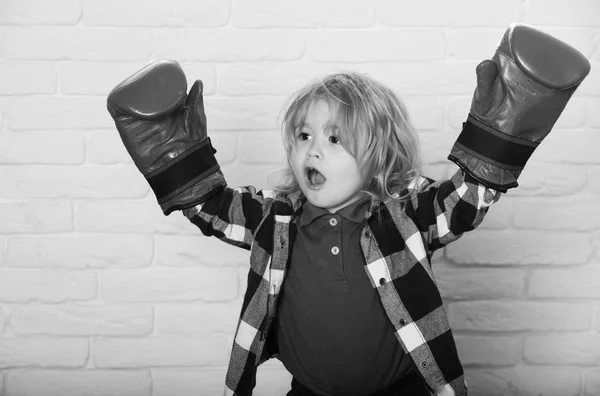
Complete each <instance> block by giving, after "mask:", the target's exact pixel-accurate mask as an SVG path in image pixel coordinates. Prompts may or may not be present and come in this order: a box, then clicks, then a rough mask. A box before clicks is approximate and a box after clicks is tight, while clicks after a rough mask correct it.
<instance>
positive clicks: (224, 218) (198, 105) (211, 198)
mask: <svg viewBox="0 0 600 396" xmlns="http://www.w3.org/2000/svg"><path fill="white" fill-rule="evenodd" d="M186 91H187V83H186V77H185V74H184V73H183V70H182V69H181V67H180V66H179V64H177V63H176V62H174V61H158V62H155V63H152V64H150V65H148V66H146V67H145V68H143V69H141V70H139V71H138V72H136V73H134V74H133V75H132V76H131V77H129V78H127V79H126V80H124V81H123V82H121V83H120V84H119V85H117V86H116V87H115V88H114V89H113V90H112V91H111V93H110V94H109V96H108V100H107V106H108V111H109V113H110V114H111V116H112V117H113V119H114V121H115V124H116V126H117V129H118V131H119V134H120V136H121V139H122V140H123V143H124V144H125V147H126V148H127V151H128V152H129V154H130V155H131V157H132V159H133V161H134V163H135V165H136V166H137V167H138V169H139V170H140V172H141V173H142V174H143V175H144V177H145V178H146V180H147V181H148V183H149V184H150V186H151V187H152V190H153V191H154V194H155V195H156V198H157V200H158V203H159V204H160V206H161V209H162V210H163V212H164V214H165V215H169V214H170V213H171V212H173V211H175V210H182V211H183V213H184V215H185V216H186V217H188V219H189V220H190V221H191V222H192V223H194V224H195V225H196V226H198V228H200V230H201V231H202V232H203V233H204V234H205V235H211V236H216V237H217V238H220V239H222V240H223V241H225V242H227V243H230V244H233V245H236V246H240V247H242V248H245V249H250V247H251V244H252V240H253V236H254V232H255V230H256V229H257V228H258V225H259V224H260V222H261V220H262V218H263V216H264V214H265V213H266V211H267V210H268V208H269V207H270V204H271V202H273V196H272V195H273V194H272V193H271V192H270V191H260V192H257V191H256V189H255V188H253V187H239V188H235V189H231V188H229V187H227V184H226V182H225V178H224V177H223V173H222V172H221V170H220V168H219V164H218V163H217V161H216V159H215V157H214V153H215V152H216V150H214V149H213V147H212V145H211V143H210V139H209V138H208V136H207V126H206V115H205V113H204V101H203V97H202V82H201V81H200V80H198V81H196V82H195V83H194V85H193V86H192V88H191V89H190V92H189V94H188V95H186Z"/></svg>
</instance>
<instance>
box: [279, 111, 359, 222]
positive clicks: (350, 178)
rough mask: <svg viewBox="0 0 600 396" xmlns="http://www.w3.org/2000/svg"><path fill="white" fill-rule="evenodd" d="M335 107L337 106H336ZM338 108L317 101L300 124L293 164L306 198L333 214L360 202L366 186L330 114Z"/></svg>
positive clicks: (297, 128)
mask: <svg viewBox="0 0 600 396" xmlns="http://www.w3.org/2000/svg"><path fill="white" fill-rule="evenodd" d="M333 106H336V105H335V104H333ZM335 111H336V108H335V107H334V108H330V104H329V103H328V102H327V101H325V100H323V99H317V100H315V101H313V102H312V104H311V105H310V107H309V108H308V112H307V113H306V119H305V120H304V124H302V125H297V126H296V130H295V132H294V143H293V145H292V150H291V153H290V160H291V161H290V162H291V164H292V169H293V171H294V176H295V177H296V180H297V181H298V184H299V185H300V188H301V189H302V192H303V193H304V195H305V196H306V198H307V199H308V200H309V201H310V202H311V203H312V204H313V205H315V206H318V207H320V208H324V209H327V210H328V211H329V212H331V213H333V212H335V211H337V210H338V209H341V208H343V207H344V206H346V205H348V204H349V203H351V202H354V201H355V200H356V199H358V197H359V194H358V191H359V190H360V189H361V188H362V186H363V180H362V177H361V175H360V172H359V169H358V164H357V163H356V159H355V158H354V157H353V156H352V154H350V153H349V152H348V151H346V149H345V148H344V147H343V146H342V144H341V139H342V138H341V137H340V136H339V134H338V131H337V128H336V126H335V125H334V124H333V123H334V122H335V121H334V120H333V119H331V114H335Z"/></svg>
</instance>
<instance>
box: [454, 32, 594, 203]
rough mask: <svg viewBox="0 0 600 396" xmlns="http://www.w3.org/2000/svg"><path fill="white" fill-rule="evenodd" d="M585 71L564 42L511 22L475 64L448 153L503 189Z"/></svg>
mask: <svg viewBox="0 0 600 396" xmlns="http://www.w3.org/2000/svg"><path fill="white" fill-rule="evenodd" d="M589 71H590V63H589V61H588V60H587V59H586V58H585V57H584V56H583V55H582V54H581V53H580V52H578V51H577V50H575V49H574V48H572V47H570V46H569V45H567V44H565V43H564V42H562V41H560V40H558V39H556V38H554V37H552V36H550V35H548V34H546V33H543V32H541V31H539V30H537V29H534V28H533V27H531V26H527V25H521V24H513V25H511V26H510V27H509V28H508V29H507V30H506V32H505V34H504V36H503V38H502V40H501V42H500V45H499V46H498V48H497V49H496V52H495V54H494V56H493V58H492V60H487V61H483V62H481V63H480V64H479V65H478V67H477V88H476V90H475V93H474V95H473V100H472V102H471V110H470V112H469V116H468V118H467V121H466V122H465V123H464V124H463V130H462V132H461V133H460V135H459V137H458V139H457V141H456V142H455V144H454V146H453V147H452V150H451V152H450V155H449V156H448V158H449V159H450V160H451V161H453V162H455V163H456V164H457V165H458V166H460V167H461V168H462V169H463V170H465V171H466V172H468V173H469V174H471V175H472V176H473V177H474V178H476V179H477V180H479V182H480V183H482V184H484V185H486V186H488V187H490V188H493V189H496V190H498V191H502V192H506V191H507V190H508V189H510V188H514V187H517V186H518V183H517V179H518V177H519V175H520V174H521V171H522V170H523V168H524V166H525V164H526V162H527V161H528V159H529V158H530V156H531V154H532V153H533V152H534V151H535V149H536V148H537V147H538V145H539V144H540V143H541V142H542V140H544V138H545V137H546V136H547V135H548V133H550V131H551V130H552V127H553V126H554V123H555V122H556V120H557V119H558V117H559V116H560V114H561V113H562V111H563V109H564V108H565V106H566V105H567V102H568V101H569V99H570V98H571V96H572V95H573V93H574V92H575V90H576V89H577V87H578V86H579V85H580V84H581V82H582V81H583V79H584V78H585V77H586V76H587V75H588V73H589Z"/></svg>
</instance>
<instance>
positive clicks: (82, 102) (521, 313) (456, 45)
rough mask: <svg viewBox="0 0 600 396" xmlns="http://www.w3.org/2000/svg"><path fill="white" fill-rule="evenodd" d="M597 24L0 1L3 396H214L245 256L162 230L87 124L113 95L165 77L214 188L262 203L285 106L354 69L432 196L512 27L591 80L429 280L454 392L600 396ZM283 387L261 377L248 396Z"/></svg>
mask: <svg viewBox="0 0 600 396" xmlns="http://www.w3.org/2000/svg"><path fill="white" fill-rule="evenodd" d="M599 17H600V2H597V1H595V0H571V1H569V2H565V1H562V0H506V1H503V2H501V3H500V2H491V1H476V0H459V1H451V2H450V1H444V0H434V1H428V2H424V1H423V2H419V1H413V2H408V1H394V0H350V1H349V0H345V1H342V0H307V1H302V2H298V1H294V0H251V1H241V0H202V1H192V0H172V1H162V0H149V1H141V0H137V1H135V0H120V1H117V0H106V1H97V0H55V1H52V2H49V1H44V0H0V76H1V77H0V351H1V352H0V371H1V372H2V375H0V396H55V395H56V396H58V395H60V396H63V395H75V394H94V395H98V396H100V395H102V396H108V395H128V396H129V395H134V396H171V395H182V396H187V395H189V396H192V395H193V396H200V395H209V396H212V395H218V394H221V392H222V389H223V384H224V376H225V368H226V364H227V360H228V354H229V351H230V348H231V342H232V338H233V333H234V331H235V326H236V321H237V316H238V314H239V310H240V307H241V301H242V296H243V292H244V289H245V280H246V268H247V260H248V254H247V252H245V251H242V250H239V249H237V248H234V247H231V246H227V245H225V244H223V243H221V242H219V241H218V240H216V239H215V240H212V239H207V238H204V237H202V236H200V235H199V232H198V231H197V229H196V228H195V227H194V226H193V225H191V224H190V223H189V222H188V221H187V220H185V219H184V218H183V217H182V216H181V215H180V214H177V213H176V214H173V215H171V216H169V217H165V216H163V215H162V212H161V211H160V208H159V207H158V205H157V204H156V202H155V199H154V197H153V195H152V193H151V191H150V189H149V188H148V185H147V184H146V182H145V181H144V179H143V177H142V176H141V175H140V174H139V172H138V171H137V169H136V168H135V166H134V165H133V163H132V161H131V159H130V158H129V156H128V154H127V152H126V151H125V149H124V148H123V145H122V143H121V141H120V139H119V137H118V135H117V133H116V131H115V129H114V124H113V123H112V120H111V119H110V116H109V115H108V113H107V112H106V110H105V100H106V95H107V94H108V92H109V91H110V90H111V89H112V88H113V87H114V86H115V85H116V84H117V83H118V82H120V81H121V80H122V79H124V78H125V77H127V76H128V75H130V74H131V73H133V72H134V71H136V70H137V69H139V68H140V67H142V66H144V65H146V64H147V63H149V62H151V61H153V60H156V59H161V58H172V59H176V60H178V61H179V62H181V63H182V65H183V67H184V69H185V71H186V74H187V77H188V83H189V85H191V84H192V83H193V81H194V80H195V79H202V80H203V82H204V87H205V90H204V92H205V97H206V111H207V115H208V125H209V129H210V136H211V138H212V141H213V144H214V145H215V147H216V148H217V149H218V153H217V158H218V160H219V161H220V163H221V164H222V165H223V170H224V173H225V175H226V177H227V179H228V181H229V183H230V184H231V185H249V184H253V185H256V186H257V187H259V188H265V187H267V186H268V184H267V182H268V180H272V177H273V174H274V172H275V171H276V170H278V169H279V168H280V166H281V164H282V161H283V160H284V152H283V149H282V146H281V144H280V141H279V133H278V130H277V117H278V115H279V113H280V110H281V108H282V106H283V104H284V103H285V101H286V99H287V98H288V97H289V95H291V93H293V92H294V91H295V90H296V89H298V88H300V87H301V86H302V85H304V84H305V83H307V82H308V81H309V80H311V79H312V78H314V77H316V76H317V75H321V74H325V73H329V72H333V71H337V70H348V69H352V70H358V71H361V72H366V73H369V74H370V75H372V76H374V77H375V78H377V79H379V80H380V81H382V82H384V83H386V84H388V85H389V86H390V87H391V88H393V89H394V90H395V91H396V92H397V93H398V94H399V95H400V96H401V97H402V98H404V100H405V102H406V104H407V107H408V109H409V111H410V115H411V118H412V120H413V122H414V124H415V125H416V127H417V128H418V129H419V131H420V132H421V140H422V147H423V154H424V158H425V162H426V163H425V169H426V171H427V174H428V175H430V176H432V177H435V178H440V177H446V176H448V175H450V174H451V173H452V172H453V171H454V169H455V168H454V166H453V165H450V164H449V163H448V161H447V160H446V156H447V153H448V151H449V149H450V147H451V145H452V143H453V142H454V139H455V138H456V136H457V135H458V132H459V128H460V126H461V124H462V122H463V121H464V119H465V117H466V115H467V111H468V109H469V104H470V98H471V94H472V91H473V89H474V86H475V74H474V68H475V66H476V65H477V63H478V62H479V61H480V60H482V59H484V58H488V57H490V56H491V55H492V54H493V52H494V49H495V46H496V45H497V44H498V41H499V40H500V38H501V36H502V33H503V31H504V29H505V28H506V27H507V26H508V24H509V23H511V22H525V23H531V24H535V25H537V26H538V27H540V28H542V29H544V30H546V31H548V32H549V33H551V34H553V35H555V36H557V37H559V38H561V39H563V40H565V41H567V42H568V43H570V44H572V45H573V46H575V47H576V48H577V49H579V50H580V51H581V52H582V53H583V54H584V55H585V56H587V57H588V58H589V59H590V60H591V61H592V73H591V74H590V76H589V77H588V78H587V80H586V81H585V82H584V83H583V84H582V86H581V87H580V88H579V90H578V91H577V93H576V94H575V96H574V98H573V99H572V100H571V102H570V103H569V105H568V106H567V108H566V110H565V112H564V114H563V116H562V117H561V119H560V121H559V122H558V123H557V125H556V128H555V130H554V131H553V132H552V134H550V136H549V137H548V138H547V139H546V141H544V143H543V144H542V145H541V147H540V148H539V149H538V150H537V151H536V153H535V154H534V155H533V157H532V159H531V161H530V162H529V163H528V165H527V168H526V169H525V171H524V172H523V175H522V177H521V178H520V180H519V182H520V184H521V186H520V187H519V188H518V189H515V190H511V191H510V193H509V194H508V195H506V196H505V197H504V198H503V199H502V200H501V201H500V203H498V204H497V205H496V206H495V207H494V208H492V210H491V211H490V214H489V215H488V217H487V219H486V221H485V222H484V224H483V225H482V226H481V229H479V230H477V231H476V232H473V233H472V234H470V235H467V236H465V237H464V238H463V239H461V240H460V241H458V242H456V243H455V244H452V245H450V246H449V247H448V248H447V249H445V250H444V251H442V252H441V253H439V254H438V255H437V256H436V258H435V266H436V268H437V272H436V274H437V279H438V283H439V286H440V289H441V292H442V295H443V297H444V299H445V302H446V306H447V308H448V312H449V316H450V321H451V323H452V325H453V328H454V330H455V331H454V333H455V337H456V339H457V343H458V347H459V351H460V355H461V357H462V359H463V362H464V363H465V368H466V377H467V381H468V382H469V384H470V389H471V393H470V394H473V395H482V396H495V395H498V396H500V395H517V394H518V395H549V396H553V395H556V396H597V395H600V370H599V369H598V366H600V155H599V154H598V153H599V149H598V147H600V18H599ZM289 382H290V375H289V374H288V373H287V372H286V371H285V369H284V368H283V367H282V366H281V365H280V364H278V362H277V361H270V362H268V363H266V364H265V365H264V366H262V367H261V369H260V370H259V373H258V387H257V391H256V392H255V394H257V395H258V396H271V395H272V396H277V395H284V394H285V393H286V392H287V390H288V389H289Z"/></svg>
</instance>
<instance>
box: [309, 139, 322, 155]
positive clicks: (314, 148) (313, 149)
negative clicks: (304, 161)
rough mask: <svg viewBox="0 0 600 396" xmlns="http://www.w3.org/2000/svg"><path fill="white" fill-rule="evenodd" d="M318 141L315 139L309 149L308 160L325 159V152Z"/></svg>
mask: <svg viewBox="0 0 600 396" xmlns="http://www.w3.org/2000/svg"><path fill="white" fill-rule="evenodd" d="M317 140H318V139H313V141H312V144H311V145H310V147H309V148H308V151H307V152H306V158H313V157H314V158H317V159H322V158H323V152H322V151H321V146H320V145H319V142H318V141H317Z"/></svg>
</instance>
